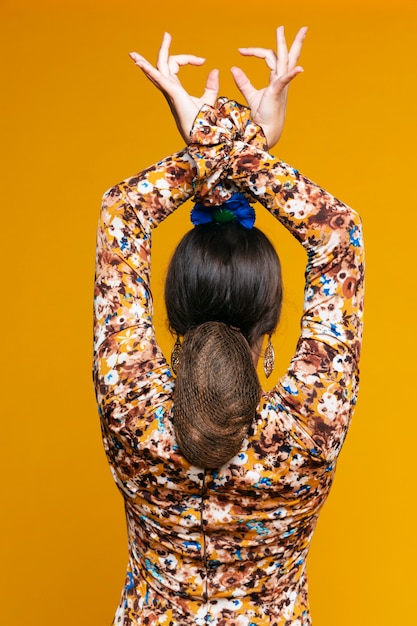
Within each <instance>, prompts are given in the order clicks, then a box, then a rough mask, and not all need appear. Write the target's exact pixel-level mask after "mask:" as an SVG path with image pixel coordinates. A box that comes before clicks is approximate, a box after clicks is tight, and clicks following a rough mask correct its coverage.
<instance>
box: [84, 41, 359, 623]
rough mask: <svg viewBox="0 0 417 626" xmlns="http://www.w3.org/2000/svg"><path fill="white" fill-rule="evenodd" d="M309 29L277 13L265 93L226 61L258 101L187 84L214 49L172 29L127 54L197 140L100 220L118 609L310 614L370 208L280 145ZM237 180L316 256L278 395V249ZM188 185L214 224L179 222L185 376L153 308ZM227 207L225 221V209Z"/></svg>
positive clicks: (344, 418)
mask: <svg viewBox="0 0 417 626" xmlns="http://www.w3.org/2000/svg"><path fill="white" fill-rule="evenodd" d="M304 36H305V29H302V30H301V31H300V32H299V33H298V35H297V37H296V39H295V41H294V44H293V46H292V47H291V50H290V52H289V53H288V52H287V49H286V44H285V38H284V33H283V30H282V29H278V31H277V42H278V56H276V55H275V54H274V53H273V52H272V51H269V50H264V49H242V52H243V53H244V54H254V55H255V56H259V57H263V58H265V59H266V60H267V63H268V65H269V67H270V69H271V78H270V83H269V85H268V86H267V88H265V89H264V90H260V91H256V90H255V89H254V88H253V87H252V86H251V85H250V83H249V81H248V79H247V78H246V76H245V75H244V74H243V72H242V71H241V70H238V69H237V68H234V69H233V74H234V78H235V80H236V83H237V85H238V87H239V88H240V89H241V91H242V93H243V95H244V96H245V97H246V99H247V101H248V104H249V107H250V111H249V109H246V108H244V107H242V106H240V105H238V104H237V103H235V102H229V101H227V100H226V99H220V100H217V99H216V98H217V88H218V77H217V73H216V72H215V71H214V72H211V73H210V75H209V78H208V81H207V86H206V91H205V93H204V95H203V98H202V99H200V100H197V99H195V98H192V97H190V96H189V95H188V94H187V93H186V92H185V90H184V89H183V88H182V86H181V84H180V82H179V81H178V79H177V77H176V73H177V71H178V69H179V66H180V65H184V64H186V63H194V64H200V63H202V62H203V59H199V58H198V57H191V56H185V55H181V56H178V57H170V56H169V43H170V38H169V36H165V37H164V41H163V44H162V46H161V50H160V54H159V58H158V64H157V68H154V67H153V66H152V65H151V64H149V63H148V62H147V61H146V60H145V59H144V58H143V57H141V56H140V55H138V54H136V53H134V54H132V57H133V59H134V60H135V62H136V63H137V64H138V65H139V66H140V67H141V69H142V70H143V71H144V72H145V74H146V75H147V76H148V78H150V80H152V81H153V82H154V83H155V84H156V86H157V87H158V88H159V89H161V90H162V92H163V93H164V95H165V96H166V97H167V99H168V101H169V104H170V107H171V110H172V112H173V114H174V117H175V119H176V122H177V125H178V128H179V130H180V132H181V134H182V136H183V137H184V139H185V141H186V143H187V144H188V147H187V148H186V149H184V150H182V151H181V152H179V153H177V154H175V155H173V156H172V157H169V158H167V159H164V160H162V161H160V162H159V163H158V164H156V165H155V166H153V167H151V168H149V169H147V170H145V171H144V172H141V173H139V174H138V175H137V176H135V177H133V178H129V179H127V180H125V181H124V182H122V183H121V184H120V185H117V186H115V187H113V188H112V189H111V190H110V191H109V192H107V194H106V195H105V196H104V201H103V210H102V214H101V221H100V225H99V231H98V256H97V276H96V297H95V309H96V325H95V329H96V332H95V374H94V376H95V384H96V391H97V400H98V406H99V410H100V416H101V424H102V432H103V441H104V446H105V449H106V453H107V456H108V460H109V463H110V467H111V470H112V472H113V475H114V478H115V481H116V483H117V485H118V487H119V489H120V491H121V493H122V495H123V497H124V500H125V508H126V516H127V525H128V537H129V564H128V569H127V576H126V585H125V588H124V590H123V594H122V599H121V602H120V605H119V608H118V610H117V612H116V617H115V621H114V623H115V624H124V625H130V624H132V625H133V624H181V625H185V624H194V623H195V624H205V623H210V624H216V625H218V626H220V625H234V624H236V625H239V626H249V625H251V624H253V625H255V624H273V625H275V626H278V625H279V626H282V625H286V624H292V625H295V626H301V625H303V626H304V625H308V624H311V618H310V614H309V609H308V598H307V580H306V573H305V560H306V557H307V554H308V549H309V545H310V541H311V537H312V534H313V532H314V528H315V525H316V522H317V516H318V513H319V510H320V508H321V506H322V504H323V502H324V500H325V499H326V496H327V494H328V492H329V489H330V486H331V483H332V480H333V476H334V472H335V466H336V461H337V457H338V454H339V452H340V449H341V446H342V444H343V441H344V438H345V435H346V432H347V429H348V426H349V421H350V417H351V413H352V409H353V407H354V404H355V401H356V393H357V382H358V360H359V352H360V341H361V315H362V303H363V299H362V297H363V249H362V245H361V230H360V220H359V218H358V216H357V214H356V213H355V212H354V211H352V210H351V209H350V208H348V207H347V206H346V205H344V204H342V203H341V202H340V201H338V200H336V199H335V198H334V197H333V196H331V195H330V194H328V193H327V192H325V191H324V190H323V189H320V188H319V187H318V186H317V185H315V184H314V183H312V182H311V181H309V180H308V179H307V178H305V177H304V176H302V175H301V174H299V173H298V172H297V171H296V170H294V169H293V168H292V167H290V166H288V165H287V164H285V163H283V162H282V161H280V160H279V159H277V158H275V157H272V156H271V155H270V154H269V153H268V152H267V148H268V147H269V148H270V147H271V146H273V145H274V143H275V142H276V141H277V140H278V139H279V136H280V134H281V131H282V126H283V122H284V118H285V106H286V97H287V88H288V84H289V82H290V81H291V80H292V78H294V76H296V75H297V74H298V73H299V72H300V71H301V68H299V67H298V66H297V65H296V63H297V60H298V56H299V53H300V50H301V45H302V41H303V39H304ZM236 191H238V192H241V193H243V196H250V197H251V198H252V199H255V200H257V201H259V202H260V203H261V204H263V205H264V206H265V207H266V208H267V209H268V210H269V211H270V212H271V213H272V214H273V215H274V216H275V217H276V218H277V220H279V221H280V222H281V224H283V225H284V226H285V227H286V228H288V229H289V230H290V232H291V233H292V234H293V235H294V236H295V237H296V238H297V239H298V240H299V241H300V243H301V244H302V245H303V246H304V248H305V249H306V252H307V257H308V263H307V269H306V288H305V305H304V312H303V317H302V330H301V335H300V339H299V342H298V345H297V350H296V353H295V355H294V357H293V359H292V361H291V364H290V366H289V369H288V371H287V373H286V374H285V376H284V377H283V378H282V379H281V380H279V381H277V384H276V385H275V387H274V388H273V389H272V391H270V392H268V393H263V392H262V391H261V389H260V387H259V382H258V379H257V375H256V370H255V364H256V362H257V359H258V356H259V351H260V344H261V342H262V339H263V336H264V335H265V334H266V335H270V334H271V333H272V332H273V331H274V329H275V326H276V324H277V322H278V318H279V310H280V292H281V285H280V277H279V262H278V260H277V258H276V256H275V255H274V253H273V251H271V247H270V244H269V242H268V241H267V240H266V238H265V237H264V236H263V235H262V234H258V233H259V231H256V230H254V229H253V228H248V227H247V226H248V225H247V224H246V226H242V225H241V224H240V223H236V220H235V217H236V214H239V211H238V210H237V211H236V210H235V207H233V205H232V209H230V208H229V207H230V206H231V205H230V204H228V201H230V199H231V198H232V200H233V201H234V200H235V199H236V196H234V194H235V192H236ZM192 196H194V199H195V200H198V201H199V204H200V206H199V207H198V208H197V211H196V212H197V221H199V220H200V218H199V217H198V216H199V215H200V217H201V213H204V212H206V213H209V214H210V215H211V214H212V215H214V222H210V223H209V224H206V225H204V224H200V225H199V226H197V227H196V230H194V231H192V233H191V234H187V235H186V237H185V238H184V240H183V241H182V242H181V243H180V246H179V248H178V249H177V251H176V252H175V254H174V257H173V260H172V262H171V265H170V268H169V272H168V278H167V287H166V301H167V309H168V316H169V319H170V324H171V327H172V328H173V330H174V331H175V332H176V333H177V334H178V335H183V334H184V337H183V340H182V347H181V348H180V349H179V353H178V350H176V351H175V352H176V354H174V361H176V362H178V372H177V373H178V378H177V379H176V380H175V378H174V376H173V373H172V369H171V367H170V365H169V364H168V363H167V362H166V360H165V358H164V356H163V354H162V353H161V350H160V349H159V347H158V345H157V343H156V340H155V334H154V328H153V325H152V296H151V292H150V288H149V281H150V245H151V231H152V228H153V227H155V226H156V225H157V224H158V223H159V222H160V221H161V220H163V219H164V218H165V217H167V216H168V215H169V214H170V213H171V212H172V211H173V210H175V209H176V208H177V207H178V206H179V205H180V204H181V203H182V202H184V201H185V200H186V199H187V198H190V197H192ZM237 198H238V204H239V203H240V202H241V203H244V198H242V196H237ZM224 203H226V204H224ZM219 205H223V208H222V209H220V211H226V213H228V214H229V217H230V213H232V214H233V216H232V219H233V221H232V222H229V223H227V224H226V225H223V224H221V223H220V224H219V223H217V222H220V221H221V220H220V219H217V218H218V215H217V218H216V215H215V214H216V212H218V211H219V209H218V208H216V207H218V206H219ZM207 207H209V208H207ZM210 207H211V208H210ZM246 210H248V209H247V207H246ZM249 212H250V210H249ZM193 218H195V212H194V214H193ZM218 238H220V239H221V244H219V243H217V242H218ZM216 243H217V245H216ZM242 249H243V250H244V251H245V252H244V253H242ZM225 250H227V253H226V252H225ZM259 259H261V262H260V264H259ZM257 263H258V264H257ZM265 264H266V267H267V271H265V270H263V268H265ZM219 277H220V278H219ZM211 278H213V280H211ZM235 281H238V285H239V286H238V288H237V289H235V290H234V289H233V287H234V284H235ZM242 290H246V291H244V293H245V294H246V295H245V296H244V297H243V298H242V293H241V292H242ZM251 290H252V291H251ZM219 291H220V295H219ZM247 293H249V296H248V295H247ZM248 300H250V302H249V305H248V306H246V305H247V301H248ZM252 301H253V302H252ZM202 303H203V304H202ZM225 303H226V304H225ZM262 303H263V305H264V306H262ZM252 304H253V306H252ZM242 308H245V311H242ZM177 347H178V346H177ZM267 356H268V358H267V361H269V360H270V357H271V355H270V354H269V355H267ZM267 365H270V363H267ZM225 407H226V408H225Z"/></svg>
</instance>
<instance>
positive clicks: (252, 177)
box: [190, 108, 364, 460]
mask: <svg viewBox="0 0 417 626" xmlns="http://www.w3.org/2000/svg"><path fill="white" fill-rule="evenodd" d="M208 119H209V122H208V121H207V120H208ZM213 121H214V126H213ZM194 128H195V131H194V137H193V139H194V143H193V145H192V146H191V147H190V154H191V155H192V156H193V158H194V159H195V162H196V167H197V168H198V171H199V173H200V184H199V186H198V184H197V185H195V187H196V189H197V191H198V193H199V195H200V198H201V199H202V201H207V202H208V201H210V197H211V196H212V195H213V190H212V188H211V187H212V186H213V185H214V186H215V185H219V184H221V185H225V181H226V180H231V181H233V184H234V185H236V186H237V187H238V188H239V189H240V190H241V191H242V192H244V193H246V194H250V195H251V196H252V198H253V199H255V200H258V201H259V202H260V203H261V204H263V205H264V206H265V207H266V208H267V209H268V210H269V211H270V212H271V213H272V214H273V215H274V216H275V217H276V218H277V219H278V220H279V221H280V222H281V223H282V224H283V225H284V226H285V227H286V228H287V229H288V230H289V231H290V232H291V233H292V234H293V235H294V236H295V237H296V238H297V239H298V240H299V241H300V242H301V244H302V245H303V247H304V248H305V250H306V252H307V267H306V283H305V298H304V310H303V316H302V320H301V335H300V338H299V341H298V345H297V349H296V353H295V355H294V357H293V359H292V361H291V364H290V367H289V369H288V371H287V373H286V375H285V376H284V377H283V378H282V379H281V380H280V381H279V383H278V384H277V386H276V387H275V389H274V390H273V391H272V392H271V394H270V396H269V399H270V400H271V401H272V400H273V401H274V402H275V403H278V404H279V405H280V407H281V408H283V409H285V410H288V411H289V412H291V415H292V416H295V417H296V419H297V422H298V424H299V425H300V426H301V428H302V429H304V431H305V432H306V434H307V436H308V437H311V439H312V442H313V443H312V451H313V452H314V453H316V454H318V455H320V456H324V457H326V458H327V459H328V460H332V459H334V458H336V456H337V454H338V452H339V451H340V447H341V445H342V443H343V440H344V437H345V435H346V431H347V427H348V425H349V422H350V418H351V413H352V409H353V407H354V405H355V403H356V394H357V384H358V365H359V355H360V347H361V338H362V312H363V279H364V251H363V245H362V232H361V221H360V218H359V216H358V214H357V213H356V212H355V211H354V210H353V209H351V208H349V207H348V206H346V205H345V204H343V203H342V202H340V201H339V200H337V199H336V198H334V197H333V196H332V195H331V194H329V193H328V192H326V191H325V190H323V189H321V188H320V187H319V186H318V185H316V184H314V183H313V182H312V181H310V180H308V179H307V178H306V177H304V176H303V175H302V174H300V173H299V172H298V171H297V170H295V169H294V168H292V167H290V166H289V165H287V164H286V163H284V162H282V161H280V160H279V159H277V158H275V157H273V156H271V155H270V154H268V153H267V152H265V151H263V150H262V149H260V148H259V147H257V146H254V145H249V144H247V143H246V142H244V141H241V140H239V138H238V139H236V136H237V135H236V133H235V134H234V135H233V134H232V133H230V132H229V131H228V130H225V126H224V123H223V122H222V120H219V119H218V118H216V119H214V120H213V116H212V117H211V118H210V114H209V115H207V114H206V111H205V110H204V108H203V109H202V111H201V112H200V116H199V119H197V121H196V124H195V127H194ZM202 137H203V141H202V139H201V138H202Z"/></svg>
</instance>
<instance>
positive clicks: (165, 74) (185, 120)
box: [130, 33, 219, 144]
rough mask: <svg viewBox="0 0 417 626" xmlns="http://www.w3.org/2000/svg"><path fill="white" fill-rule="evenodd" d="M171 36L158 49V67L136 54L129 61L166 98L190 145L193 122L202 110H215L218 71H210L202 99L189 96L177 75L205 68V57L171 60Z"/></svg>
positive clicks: (182, 57) (163, 40)
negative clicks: (206, 106)
mask: <svg viewBox="0 0 417 626" xmlns="http://www.w3.org/2000/svg"><path fill="white" fill-rule="evenodd" d="M170 43H171V35H170V34H169V33H165V34H164V37H163V39H162V44H161V47H160V49H159V54H158V60H157V63H156V67H154V66H153V65H152V64H151V63H149V61H147V60H146V59H145V57H143V56H142V55H141V54H138V53H137V52H131V53H130V57H131V58H132V59H133V61H134V62H135V64H136V65H138V66H139V67H140V68H141V70H142V71H143V73H144V74H145V76H147V78H149V80H150V81H151V82H152V83H153V84H154V85H155V86H156V87H157V88H158V89H159V90H160V91H161V92H162V93H163V94H164V96H165V98H166V100H167V102H168V104H169V107H170V109H171V112H172V115H173V116H174V119H175V122H176V124H177V127H178V130H179V132H180V134H181V136H182V138H183V139H184V141H185V142H186V143H187V144H189V143H190V131H191V128H192V125H193V123H194V120H195V118H196V116H197V114H198V112H199V110H200V109H201V107H202V106H203V104H209V105H211V106H214V104H215V102H216V99H217V95H218V92H219V73H218V70H211V72H210V73H209V75H208V78H207V82H206V88H205V91H204V93H203V95H202V96H201V98H196V97H194V96H190V95H189V93H188V92H187V91H186V90H185V89H184V87H183V86H182V84H181V82H180V80H179V78H178V76H177V74H178V71H179V69H180V67H181V66H183V65H202V64H203V63H204V61H205V59H204V58H202V57H197V56H194V55H192V54H177V55H172V56H170V54H169V46H170Z"/></svg>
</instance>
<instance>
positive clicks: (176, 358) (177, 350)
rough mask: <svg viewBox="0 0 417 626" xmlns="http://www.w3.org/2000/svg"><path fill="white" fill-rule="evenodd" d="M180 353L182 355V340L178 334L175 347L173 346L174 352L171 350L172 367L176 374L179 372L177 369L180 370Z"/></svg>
mask: <svg viewBox="0 0 417 626" xmlns="http://www.w3.org/2000/svg"><path fill="white" fill-rule="evenodd" d="M180 355H181V342H180V337H179V335H177V339H176V341H175V343H174V347H173V348H172V352H171V367H172V371H173V372H174V374H175V375H176V374H177V371H178V365H179V362H180Z"/></svg>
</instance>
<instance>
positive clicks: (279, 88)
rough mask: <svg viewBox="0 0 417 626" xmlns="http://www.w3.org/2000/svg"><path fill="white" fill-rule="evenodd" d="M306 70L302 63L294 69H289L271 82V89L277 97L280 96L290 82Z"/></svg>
mask: <svg viewBox="0 0 417 626" xmlns="http://www.w3.org/2000/svg"><path fill="white" fill-rule="evenodd" d="M302 72H304V70H303V68H302V67H301V66H300V65H297V66H296V67H294V68H293V69H292V70H289V71H288V72H286V73H285V74H283V75H282V76H279V77H278V78H277V79H276V80H274V81H273V82H271V83H270V85H269V88H270V89H271V91H272V93H273V95H274V96H275V97H277V96H279V95H280V94H281V93H282V92H283V91H284V89H285V88H286V87H287V86H288V85H289V84H290V82H291V81H292V80H293V79H294V78H295V77H296V76H298V74H301V73H302Z"/></svg>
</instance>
